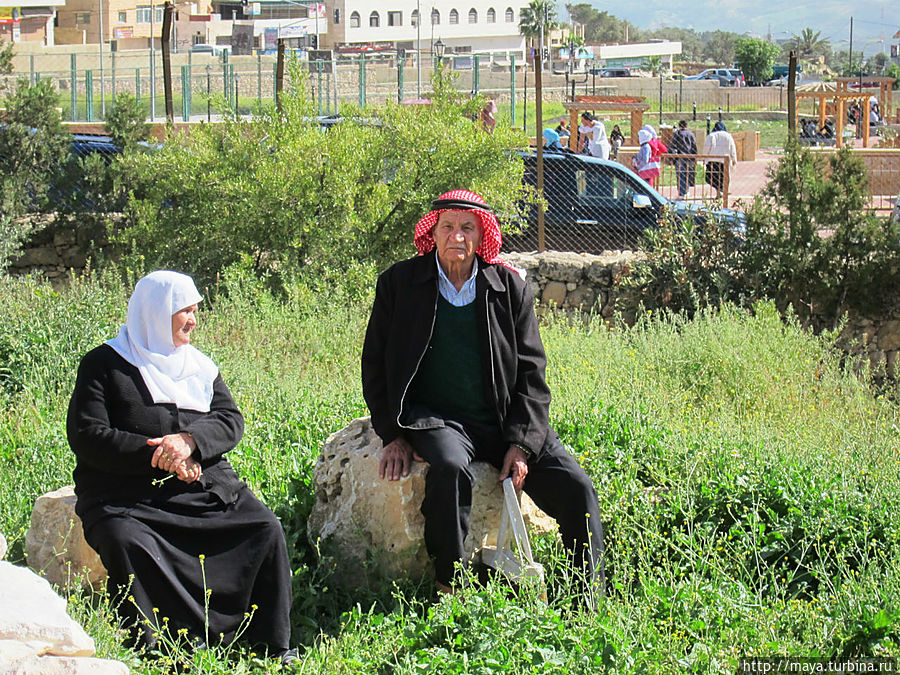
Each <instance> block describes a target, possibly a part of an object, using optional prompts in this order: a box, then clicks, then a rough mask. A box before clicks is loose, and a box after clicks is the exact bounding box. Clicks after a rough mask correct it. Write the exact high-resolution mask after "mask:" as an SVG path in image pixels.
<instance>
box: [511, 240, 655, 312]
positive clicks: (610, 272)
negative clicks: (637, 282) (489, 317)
mask: <svg viewBox="0 0 900 675" xmlns="http://www.w3.org/2000/svg"><path fill="white" fill-rule="evenodd" d="M643 257H644V255H643V254H642V253H640V252H637V251H610V252H608V253H604V254H602V255H590V254H587V253H560V252H557V251H546V252H544V253H506V254H504V255H503V259H504V260H506V261H507V262H508V263H510V264H511V265H514V266H515V267H520V268H522V269H524V270H525V272H526V273H527V274H526V277H525V280H526V281H527V282H528V285H529V286H530V287H531V291H532V293H534V297H535V300H536V301H537V304H538V306H537V312H538V314H539V315H540V314H543V313H545V312H546V311H547V310H548V309H550V308H556V309H562V310H565V311H568V312H571V313H574V312H593V313H594V314H599V315H600V316H602V317H603V318H604V319H610V318H612V316H613V313H614V312H615V308H616V296H617V293H618V283H619V279H620V278H621V277H622V275H623V274H627V273H628V270H629V268H630V266H631V265H633V264H634V263H635V262H638V261H640V260H641V259H643Z"/></svg>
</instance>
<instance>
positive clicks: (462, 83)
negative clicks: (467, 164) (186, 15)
mask: <svg viewBox="0 0 900 675" xmlns="http://www.w3.org/2000/svg"><path fill="white" fill-rule="evenodd" d="M287 57H288V58H289V59H293V58H297V59H299V58H301V57H302V58H304V59H305V53H304V52H301V51H290V50H289V51H288V54H287ZM275 60H276V57H275V56H274V55H272V54H263V53H257V54H255V55H253V56H230V55H229V53H228V52H223V53H222V54H221V55H218V56H213V55H211V54H207V53H192V52H190V51H188V52H181V53H176V54H171V56H170V61H171V67H172V79H173V82H172V92H173V100H174V110H175V115H176V117H179V118H181V119H185V120H187V119H189V118H190V117H191V116H192V115H193V116H199V117H202V116H203V115H206V114H207V113H209V114H210V116H212V115H213V114H215V113H216V112H217V108H218V107H219V106H220V105H221V103H222V102H224V104H225V105H226V106H227V107H228V108H230V109H236V110H238V111H239V112H242V113H249V112H251V111H252V110H253V108H254V106H258V105H267V104H268V105H271V104H272V103H273V101H274V96H275ZM13 63H14V67H15V77H25V78H27V79H29V80H30V81H32V82H34V81H35V80H37V79H39V78H49V79H50V80H51V81H52V82H53V83H54V86H56V88H57V89H58V90H59V92H60V95H61V97H60V98H61V105H62V108H63V118H64V119H66V120H69V121H95V120H97V121H99V120H102V119H103V118H104V116H105V110H106V107H107V106H108V105H110V104H111V102H112V100H113V99H114V98H115V95H116V94H117V93H119V92H122V91H127V92H130V93H132V94H135V95H136V96H137V97H138V98H140V99H141V100H142V101H143V102H144V104H145V108H146V109H147V111H148V116H149V117H150V118H151V119H157V118H159V117H164V115H165V111H164V90H163V67H162V53H161V51H160V50H158V49H157V50H152V51H151V50H149V49H142V50H128V51H119V52H110V51H104V52H102V53H101V52H100V51H99V49H98V50H97V51H85V50H81V51H72V52H71V53H40V54H23V55H19V56H16V57H15V58H14V61H13ZM523 65H524V63H523V61H522V59H521V57H519V58H518V59H517V57H516V55H515V54H514V53H507V54H473V55H467V56H453V57H449V58H446V59H445V60H444V67H445V68H448V69H451V70H453V71H454V73H455V74H456V75H457V78H456V85H455V86H456V87H457V88H458V89H459V90H460V91H463V92H472V93H485V94H489V95H491V96H492V97H494V98H496V99H497V100H498V101H501V102H505V103H507V104H510V105H511V108H512V109H511V122H512V124H513V125H516V124H518V123H520V121H521V120H522V112H523V110H524V108H523V106H525V105H527V104H528V103H529V102H533V101H534V91H533V78H534V73H533V72H530V71H526V70H525V69H524V68H523ZM304 66H305V67H306V68H308V70H309V72H310V87H311V91H312V94H313V96H314V99H315V100H316V103H317V106H318V108H319V112H320V114H327V113H332V112H335V111H337V110H338V109H339V107H340V104H341V103H343V102H348V103H354V104H358V105H365V104H367V103H375V104H379V103H384V102H385V101H387V100H398V101H403V100H407V99H416V98H419V97H421V96H422V95H423V93H424V92H427V91H428V89H430V84H429V81H430V78H431V75H432V72H433V67H434V63H433V62H432V61H431V59H423V60H422V63H421V64H416V62H415V59H414V58H402V57H399V58H398V57H397V55H396V54H393V53H391V54H386V55H379V56H377V57H373V56H371V55H366V54H360V55H352V56H349V55H343V56H340V57H336V58H334V59H326V60H321V61H312V62H310V61H305V60H304ZM584 94H588V95H615V96H628V97H643V98H644V99H646V102H647V103H648V104H649V105H650V111H649V114H658V113H660V112H662V113H663V114H665V113H689V112H696V113H700V114H704V115H705V114H706V113H715V112H718V111H721V112H723V113H736V112H743V111H784V110H786V108H787V91H786V89H785V88H784V87H724V86H721V85H720V84H719V82H716V81H695V80H661V79H659V78H651V77H620V78H601V77H598V76H597V75H594V74H590V73H567V72H554V71H548V72H545V73H544V76H543V96H544V99H545V100H551V101H552V100H557V101H563V100H569V99H571V98H573V97H574V96H579V95H584ZM813 105H814V102H813V101H811V100H810V101H808V102H802V105H801V114H807V113H809V114H812V112H813V107H812V106H813ZM803 106H808V107H809V110H806V109H805V108H804V107H803ZM516 107H518V111H517V110H516Z"/></svg>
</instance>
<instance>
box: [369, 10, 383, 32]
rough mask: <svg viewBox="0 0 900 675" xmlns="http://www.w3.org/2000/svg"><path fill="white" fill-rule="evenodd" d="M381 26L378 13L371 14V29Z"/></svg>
mask: <svg viewBox="0 0 900 675" xmlns="http://www.w3.org/2000/svg"><path fill="white" fill-rule="evenodd" d="M380 25H381V19H380V18H379V17H378V12H372V13H371V14H369V28H378V27H379V26H380Z"/></svg>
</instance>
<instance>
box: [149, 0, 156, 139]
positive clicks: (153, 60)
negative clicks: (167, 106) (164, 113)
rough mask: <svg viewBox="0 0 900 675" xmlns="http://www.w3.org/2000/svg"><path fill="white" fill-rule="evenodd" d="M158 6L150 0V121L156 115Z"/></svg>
mask: <svg viewBox="0 0 900 675" xmlns="http://www.w3.org/2000/svg"><path fill="white" fill-rule="evenodd" d="M155 21H156V8H155V7H154V6H153V0H150V121H151V122H152V121H153V118H154V117H156V48H155V47H154V46H153V42H154V40H155V39H156V28H155V27H154V25H155Z"/></svg>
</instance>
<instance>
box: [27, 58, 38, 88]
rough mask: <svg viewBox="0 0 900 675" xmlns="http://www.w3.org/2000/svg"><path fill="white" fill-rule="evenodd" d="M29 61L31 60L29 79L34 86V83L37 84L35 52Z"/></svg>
mask: <svg viewBox="0 0 900 675" xmlns="http://www.w3.org/2000/svg"><path fill="white" fill-rule="evenodd" d="M29 61H30V65H29V75H28V78H29V79H28V81H29V82H31V84H32V86H33V85H35V84H37V80H35V79H34V54H32V55H31V58H30V59H29Z"/></svg>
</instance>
